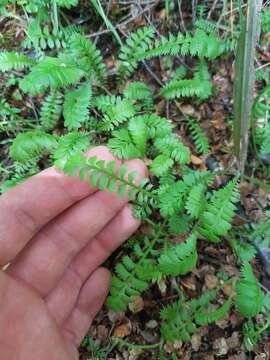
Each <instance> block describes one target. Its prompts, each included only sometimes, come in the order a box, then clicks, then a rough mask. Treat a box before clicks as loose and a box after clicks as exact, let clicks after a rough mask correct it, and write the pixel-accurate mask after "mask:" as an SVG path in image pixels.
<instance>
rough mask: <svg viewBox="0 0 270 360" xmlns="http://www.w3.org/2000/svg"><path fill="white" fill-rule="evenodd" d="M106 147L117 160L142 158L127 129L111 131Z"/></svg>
mask: <svg viewBox="0 0 270 360" xmlns="http://www.w3.org/2000/svg"><path fill="white" fill-rule="evenodd" d="M108 146H109V148H110V149H111V150H112V153H113V154H114V155H115V156H117V157H118V158H119V159H136V158H139V157H141V156H142V153H141V151H140V150H139V149H138V148H137V147H136V145H135V144H134V143H133V140H132V138H131V135H130V133H129V131H128V130H127V129H120V130H115V131H113V132H112V137H111V138H110V139H109V141H108Z"/></svg>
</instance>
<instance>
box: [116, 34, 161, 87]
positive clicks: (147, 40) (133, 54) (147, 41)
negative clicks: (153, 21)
mask: <svg viewBox="0 0 270 360" xmlns="http://www.w3.org/2000/svg"><path fill="white" fill-rule="evenodd" d="M154 36H155V30H154V29H153V28H152V27H143V28H139V29H138V30H137V31H136V32H134V33H132V34H131V35H130V36H129V37H128V38H127V40H126V44H125V45H123V46H122V47H121V49H120V54H119V69H118V73H119V77H120V79H121V80H123V79H124V78H125V77H126V76H129V75H131V74H132V73H133V72H134V70H136V68H137V66H138V63H139V54H141V52H146V51H147V50H148V49H149V47H150V45H151V42H152V40H153V38H154Z"/></svg>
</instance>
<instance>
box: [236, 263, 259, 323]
mask: <svg viewBox="0 0 270 360" xmlns="http://www.w3.org/2000/svg"><path fill="white" fill-rule="evenodd" d="M263 298H264V296H263V292H262V290H261V288H260V285H259V283H258V280H257V279H256V277H255V276H254V274H253V271H252V267H251V265H250V264H249V263H248V262H245V263H244V264H243V266H242V269H241V279H240V280H239V281H238V283H237V285H236V308H237V310H238V311H239V313H240V314H241V315H242V316H244V317H247V318H249V317H252V316H255V315H257V314H258V313H259V312H260V311H261V310H262V306H263Z"/></svg>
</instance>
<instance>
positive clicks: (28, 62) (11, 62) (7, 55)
mask: <svg viewBox="0 0 270 360" xmlns="http://www.w3.org/2000/svg"><path fill="white" fill-rule="evenodd" d="M34 64H35V61H34V60H33V59H31V58H29V57H28V56H26V55H24V54H19V53H16V52H6V51H4V52H0V71H2V72H5V71H10V70H23V69H25V68H29V67H31V66H33V65H34Z"/></svg>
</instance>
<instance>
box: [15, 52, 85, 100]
mask: <svg viewBox="0 0 270 360" xmlns="http://www.w3.org/2000/svg"><path fill="white" fill-rule="evenodd" d="M83 75H84V72H83V71H82V70H80V69H78V68H77V67H76V66H74V65H72V64H66V63H64V62H63V61H62V59H60V58H53V57H45V58H44V59H42V60H41V61H40V62H39V63H38V64H37V65H35V66H33V67H32V69H31V72H30V73H29V74H28V75H26V76H25V77H24V78H23V79H22V80H21V81H20V88H21V89H22V90H23V91H24V92H26V93H29V94H31V95H35V94H38V93H41V92H44V91H45V90H46V89H47V88H51V89H58V88H61V87H64V86H67V85H70V84H75V83H77V82H78V81H79V80H80V79H81V78H82V76H83Z"/></svg>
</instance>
